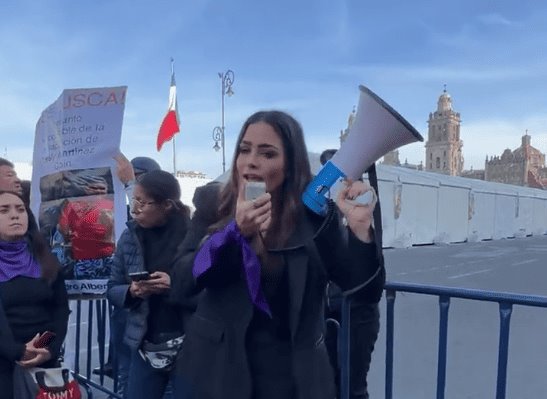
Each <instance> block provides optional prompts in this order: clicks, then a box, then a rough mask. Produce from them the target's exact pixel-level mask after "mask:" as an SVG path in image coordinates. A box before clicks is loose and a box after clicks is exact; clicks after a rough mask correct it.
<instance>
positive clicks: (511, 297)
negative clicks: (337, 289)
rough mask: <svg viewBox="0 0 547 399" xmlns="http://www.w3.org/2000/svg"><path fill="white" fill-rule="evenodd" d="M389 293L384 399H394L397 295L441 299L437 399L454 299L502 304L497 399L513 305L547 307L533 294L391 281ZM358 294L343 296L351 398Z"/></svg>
mask: <svg viewBox="0 0 547 399" xmlns="http://www.w3.org/2000/svg"><path fill="white" fill-rule="evenodd" d="M385 291H386V305H387V311H386V370H385V398H386V399H392V398H393V353H394V350H393V339H394V330H395V320H394V313H395V312H394V310H395V297H396V293H397V292H408V293H415V294H422V295H433V296H437V297H438V298H439V310H440V318H439V347H438V354H437V396H436V397H437V399H444V395H445V386H446V358H447V357H446V355H447V336H448V311H449V308H450V299H451V298H461V299H468V300H475V301H486V302H496V303H498V305H499V316H500V327H499V333H500V334H499V344H498V369H497V382H496V399H505V391H506V384H507V363H508V353H509V352H508V347H509V327H510V323H511V314H512V311H513V305H524V306H535V307H542V308H546V307H547V297H543V296H534V295H520V294H512V293H504V292H494V291H482V290H474V289H464V288H450V287H443V286H428V285H420V284H409V283H397V282H388V283H386V286H385ZM358 293H359V291H357V292H351V293H350V294H346V295H343V299H342V309H341V315H342V322H341V328H340V336H339V350H340V359H342V362H341V365H340V367H341V376H340V384H341V388H340V389H341V398H342V399H347V398H349V392H350V381H349V375H350V373H349V371H350V370H349V367H350V363H349V354H350V345H349V343H350V312H351V310H350V308H351V306H350V305H351V302H352V301H353V299H354V298H355V296H356V295H358Z"/></svg>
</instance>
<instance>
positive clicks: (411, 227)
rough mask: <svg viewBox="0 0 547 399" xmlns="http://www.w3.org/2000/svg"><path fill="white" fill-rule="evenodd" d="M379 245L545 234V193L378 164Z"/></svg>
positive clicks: (421, 243)
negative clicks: (380, 242)
mask: <svg viewBox="0 0 547 399" xmlns="http://www.w3.org/2000/svg"><path fill="white" fill-rule="evenodd" d="M377 174H378V185H379V191H380V193H379V196H380V201H381V204H382V224H383V228H384V237H383V238H384V246H385V247H395V248H404V247H409V246H412V245H423V244H435V243H453V242H466V241H479V240H491V239H494V240H498V239H503V238H512V237H522V236H526V235H540V234H547V190H539V189H532V188H529V187H520V186H514V185H509V184H501V183H493V182H486V181H482V180H476V179H466V178H462V177H455V176H446V175H441V174H436V173H430V172H423V171H416V170H412V169H407V168H402V167H395V166H388V165H382V164H380V165H378V166H377Z"/></svg>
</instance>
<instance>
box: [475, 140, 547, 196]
mask: <svg viewBox="0 0 547 399" xmlns="http://www.w3.org/2000/svg"><path fill="white" fill-rule="evenodd" d="M484 180H488V181H495V182H499V183H507V184H515V185H518V186H527V187H534V188H542V189H547V168H546V167H545V154H543V153H541V151H539V150H538V149H537V148H534V147H532V145H531V137H530V136H529V135H528V133H526V134H525V135H524V136H522V143H521V146H520V147H519V148H517V149H516V150H514V151H511V150H510V149H506V150H505V151H503V154H501V156H491V157H490V159H488V156H487V157H486V161H485V163H484Z"/></svg>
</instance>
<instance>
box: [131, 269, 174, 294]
mask: <svg viewBox="0 0 547 399" xmlns="http://www.w3.org/2000/svg"><path fill="white" fill-rule="evenodd" d="M170 288H171V277H170V276H169V274H167V273H165V272H159V271H156V272H154V273H151V274H150V275H149V276H148V278H147V279H139V280H133V281H132V282H131V285H130V286H129V292H130V294H131V295H132V296H133V297H135V298H141V299H146V298H148V297H149V296H150V295H154V294H162V293H164V292H166V291H169V289H170Z"/></svg>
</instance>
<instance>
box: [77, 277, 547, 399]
mask: <svg viewBox="0 0 547 399" xmlns="http://www.w3.org/2000/svg"><path fill="white" fill-rule="evenodd" d="M385 291H386V307H387V309H386V316H385V320H386V321H385V324H386V353H385V356H386V359H385V398H386V399H392V398H393V355H394V347H393V342H394V331H395V318H394V314H395V298H396V293H397V292H406V293H415V294H421V295H430V296H437V297H438V298H439V311H440V318H439V341H438V353H437V391H436V392H437V395H436V398H437V399H444V396H445V386H446V362H447V337H448V313H449V309H450V300H451V298H460V299H467V300H474V301H485V302H495V303H498V305H499V317H500V326H499V344H498V365H497V381H496V399H505V397H506V384H507V364H508V346H509V332H510V323H511V314H512V311H513V305H524V306H533V307H542V308H546V307H547V297H543V296H534V295H521V294H512V293H504V292H494V291H482V290H474V289H464V288H451V287H443V286H428V285H420V284H409V283H398V282H388V283H386V286H385ZM358 293H359V291H357V292H352V293H350V294H346V295H344V294H343V298H342V306H341V326H340V329H339V346H338V347H339V351H340V354H339V355H340V356H339V358H340V359H341V364H340V369H341V374H340V389H341V396H340V398H342V399H347V398H349V393H350V385H349V376H350V373H349V367H350V362H349V360H350V357H349V353H350V345H349V343H350V328H349V327H350V312H351V310H350V309H351V303H352V301H353V299H354V298H355V296H356V295H358ZM83 301H84V300H76V315H75V317H76V328H75V340H74V350H75V352H74V354H75V355H74V356H75V359H74V374H75V378H77V379H78V381H80V383H81V384H82V385H83V386H84V387H85V389H86V390H87V392H88V397H89V398H92V393H91V388H93V389H95V390H98V391H100V392H103V393H105V394H107V395H109V397H111V398H119V399H121V396H120V395H118V394H116V393H115V391H116V385H117V381H116V378H114V381H113V383H112V384H110V385H109V386H108V387H107V386H105V379H104V375H103V374H102V373H101V374H100V375H99V376H98V379H99V381H98V382H96V381H94V380H92V371H93V366H94V365H95V366H96V362H94V361H93V360H94V353H95V352H96V353H97V360H98V364H99V367H100V368H102V367H104V364H105V353H106V351H105V348H106V331H107V330H106V325H107V319H108V315H109V311H110V310H109V306H108V304H107V301H106V299H104V298H92V299H85V301H86V302H87V304H88V306H87V328H86V333H85V335H86V336H87V339H86V340H85V341H86V342H85V347H86V351H85V354H86V357H85V359H81V355H82V351H81V349H80V348H81V334H82V329H81V325H82V313H83V312H82V302H83ZM95 322H96V323H97V325H96V327H94V323H95ZM94 331H96V336H95V337H94V334H93V332H94ZM95 341H96V344H97V347H98V351H96V350H93V347H94V345H95ZM82 360H83V361H84V362H85V366H84V367H83V368H82V367H80V364H81V361H82ZM114 377H116V376H114Z"/></svg>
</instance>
